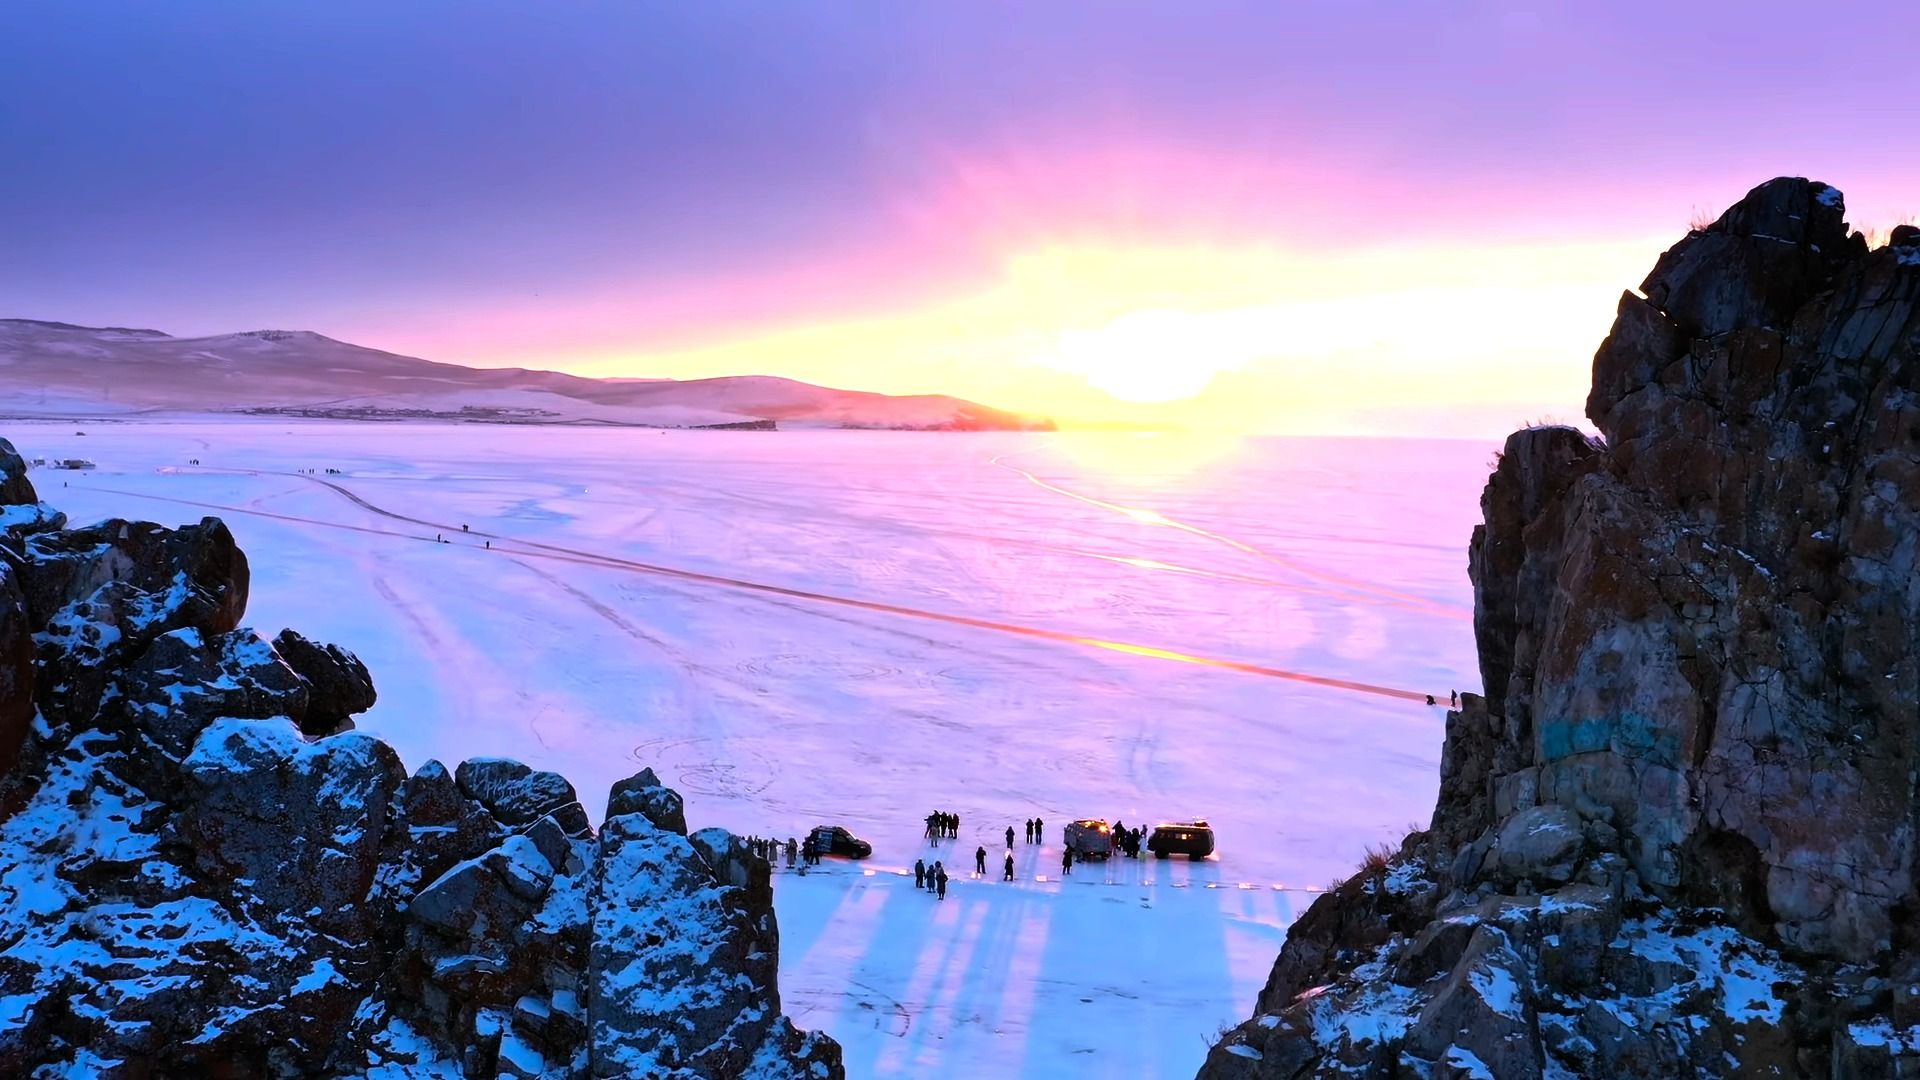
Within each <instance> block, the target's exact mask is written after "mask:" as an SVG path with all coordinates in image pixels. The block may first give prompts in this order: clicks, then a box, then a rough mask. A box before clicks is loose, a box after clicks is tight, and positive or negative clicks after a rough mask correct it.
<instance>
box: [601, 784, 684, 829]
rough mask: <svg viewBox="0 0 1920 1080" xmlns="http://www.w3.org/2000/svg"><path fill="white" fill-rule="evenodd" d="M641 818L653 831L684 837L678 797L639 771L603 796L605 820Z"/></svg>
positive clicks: (682, 812) (682, 815) (682, 811)
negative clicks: (643, 817)
mask: <svg viewBox="0 0 1920 1080" xmlns="http://www.w3.org/2000/svg"><path fill="white" fill-rule="evenodd" d="M625 814H641V815H644V816H645V817H646V819H647V820H648V821H651V822H653V824H654V826H655V827H656V828H661V829H665V830H667V831H668V832H672V833H679V834H680V835H681V836H685V835H687V813H686V807H685V805H684V804H683V803H682V802H681V800H680V793H679V792H677V791H675V790H673V789H672V788H670V787H668V786H666V785H665V784H662V783H661V782H660V778H659V777H657V776H655V775H654V774H653V770H652V769H650V768H648V769H641V770H640V771H639V772H637V773H635V774H633V775H632V776H629V777H627V778H626V779H625V780H622V781H620V782H618V783H616V784H614V785H613V790H612V791H610V792H608V793H607V817H609V818H617V817H620V816H622V815H625Z"/></svg>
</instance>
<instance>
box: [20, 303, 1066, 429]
mask: <svg viewBox="0 0 1920 1080" xmlns="http://www.w3.org/2000/svg"><path fill="white" fill-rule="evenodd" d="M155 412H161V413H212V412H248V413H259V414H267V415H275V416H302V417H325V418H331V419H343V420H394V419H402V418H405V419H440V420H452V421H463V422H472V423H527V424H598V425H620V426H639V427H711V426H725V425H740V424H748V423H754V422H762V423H764V422H766V421H774V422H776V423H779V424H790V425H795V426H800V427H849V428H900V429H916V430H991V429H1003V430H1026V429H1039V428H1051V426H1052V425H1051V424H1050V423H1047V422H1045V421H1040V420H1036V419H1033V418H1028V417H1022V416H1018V415H1016V414H1013V413H1008V412H1004V411H1001V410H997V409H992V408H988V407H986V406H984V405H978V404H975V403H973V402H970V401H963V400H961V399H959V398H952V397H945V396H941V395H922V396H904V397H902V396H892V395H886V394H874V393H865V392H861V391H854V390H836V389H830V388H827V387H822V386H814V385H811V384H809V383H803V382H798V381H795V380H792V379H782V378H775V377H771V376H731V377H724V378H713V379H695V380H689V381H677V380H673V379H632V378H615V379H590V378H582V377H580V376H575V375H566V374H562V373H560V372H554V371H532V370H527V369H522V368H467V367H461V366H459V365H457V364H443V363H435V362H432V361H427V360H418V359H415V358H413V357H410V356H401V355H398V354H396V353H389V352H382V351H380V350H377V349H369V348H364V347H362V346H359V345H352V344H348V343H347V342H343V341H336V340H334V339H332V338H329V337H325V336H323V335H320V334H316V333H313V332H312V331H306V330H296V331H287V330H255V331H248V332H244V333H238V334H220V335H216V336H212V337H201V338H175V337H169V336H168V335H166V334H162V333H159V332H158V331H150V330H125V329H96V328H90V327H83V326H73V325H70V324H67V323H52V322H42V321H35V320H27V319H0V415H11V416H62V417H90V416H116V415H127V414H129V413H146V414H151V413H155Z"/></svg>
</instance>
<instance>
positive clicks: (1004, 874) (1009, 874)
mask: <svg viewBox="0 0 1920 1080" xmlns="http://www.w3.org/2000/svg"><path fill="white" fill-rule="evenodd" d="M1000 880H1001V881H1012V880H1013V852H1011V851H1009V852H1007V867H1006V869H1005V870H1002V871H1001V872H1000Z"/></svg>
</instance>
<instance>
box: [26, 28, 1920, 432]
mask: <svg viewBox="0 0 1920 1080" xmlns="http://www.w3.org/2000/svg"><path fill="white" fill-rule="evenodd" d="M1916 39H1920V4H1910V3H1892V2H1882V3H1877V4H1864V5H1849V4H1847V3H1829V4H1822V5H1818V6H1816V7H1808V6H1806V5H1804V4H1793V5H1787V4H1771V3H1743V4H1731V3H1701V4H1677V5H1676V4H1672V3H1660V4H1628V3H1614V4H1605V5H1596V4H1585V3H1565V4H1555V3H1540V4H1533V5H1519V6H1516V5H1493V4H1440V3H1406V4H1382V3H1364V2H1362V3H1333V2H1327V3H1279V2H1266V3H1251V4H1220V3H1204V2H1186V0H1183V2H1181V3H1177V4H1176V3H1165V4H1139V3H1124V2H1106V3H1097V4H1095V3H1086V4H1077V3H1052V2H1049V3H1040V4H1026V5H1014V4H1004V5H1002V4H990V3H980V2H967V3H924V4H922V3H913V4H881V3H867V2H859V3H826V2H820V3H781V4H773V3H766V4H731V3H708V2H702V3H697V4H672V3H633V4H594V5H588V4H548V3H538V4H531V3H530V4H497V3H494V4H466V3H446V4H430V3H408V4H400V5H392V4H387V3H369V4H362V3H342V2H337V0H328V2H325V3H311V4H275V5H260V6H255V5H238V4H233V5H229V4H212V3H208V4H193V5H175V4H130V5H126V6H124V7H118V8H116V7H114V6H113V5H108V4H87V5H40V4H31V5H29V4H11V5H7V6H6V7H4V8H0V316H17V317H30V318H45V319H59V320H65V321H69V322H79V323H86V324H114V325H136V326H152V327H157V328H159V329H164V330H167V331H169V332H171V333H175V334H182V335H187V334H207V333H218V332H225V331H230V330H240V329H254V328H264V327H274V328H294V329H313V330H318V331H320V332H322V333H325V334H328V335H330V336H333V337H337V338H341V339H344V340H348V341H354V342H357V343H360V344H366V345H372V346H376V347H379V348H385V349H390V350H393V351H396V352H404V353H409V354H412V355H417V356H424V357H428V358H430V359H436V360H447V361H454V362H459V363H468V364H479V365H520V366H531V367H552V368H559V369H563V370H567V371H573V372H578V373H581V374H594V375H614V374H619V375H645V376H668V377H676V378H687V377H698V376H706V375H720V374H777V375H786V376H791V377H794V378H799V379H805V380H809V381H813V382H819V383H825V384H829V385H835V386H843V387H852V388H858V389H870V390H879V391H885V392H890V393H923V392H935V393H951V394H956V395H959V396H962V397H968V398H972V399H975V400H979V401H983V402H986V403H989V404H993V405H998V406H1002V407H1006V408H1012V409H1017V410H1023V411H1031V412H1038V413H1044V414H1049V415H1053V416H1056V417H1058V418H1060V419H1062V420H1063V421H1069V422H1071V421H1082V422H1103V421H1165V422H1171V423H1179V424H1186V425H1190V426H1203V427H1204V426H1218V427H1232V428H1243V429H1250V430H1266V431H1311V432H1381V431H1394V432H1401V431H1404V432H1413V433H1430V434H1484V433H1497V432H1501V431H1505V430H1507V429H1509V428H1510V427H1511V426H1512V425H1513V424H1514V423H1515V422H1518V421H1522V420H1526V419H1530V418H1533V417H1538V416H1543V415H1545V416H1559V417H1566V418H1574V417H1577V416H1578V415H1579V411H1580V403H1581V401H1582V399H1583V398H1584V396H1585V388H1586V383H1587V378H1588V364H1589V361H1590V359H1591V356H1592V352H1593V348H1594V346H1595V345H1596V344H1597V343H1598V340H1599V338H1600V336H1601V335H1602V334H1603V333H1604V332H1605V329H1606V327H1607V325H1608V323H1609V321H1610V319H1611V314H1612V307H1613V303H1614V300H1615V298H1616V297H1617V295H1618V293H1619V292H1620V290H1621V289H1622V288H1625V287H1629V286H1632V285H1636V284H1638V282H1639V280H1640V279H1641V277H1642V276H1644V274H1645V272H1646V270H1647V269H1648V268H1649V266H1650V265H1651V263H1652V260H1653V258H1654V256H1655V255H1656V254H1657V253H1658V252H1659V251H1660V250H1661V249H1662V248H1664V247H1666V246H1667V245H1668V244H1670V243H1672V242H1673V241H1674V240H1675V239H1677V238H1678V237H1679V236H1680V235H1681V234H1682V233H1683V232H1684V231H1685V229H1686V226H1687V222H1688V220H1689V218H1690V217H1692V216H1693V215H1694V214H1695V212H1696V211H1697V210H1703V211H1710V212H1711V213H1713V214H1717V213H1718V212H1719V210H1721V209H1722V208H1724V207H1725V206H1726V205H1727V204H1728V203H1730V202H1731V201H1733V200H1734V199H1737V198H1738V197H1739V196H1740V195H1741V194H1742V193H1743V192H1745V191H1746V190H1747V189H1748V188H1749V187H1751V186H1752V185H1754V184H1756V183H1758V182H1760V181H1762V180H1764V179H1766V178H1768V177H1771V176H1774V175H1777V174H1782V173H1786V174H1796V175H1809V176H1814V177H1817V178H1819V179H1823V180H1827V181H1830V182H1832V183H1834V184H1836V185H1838V186H1839V187H1841V188H1842V189H1843V190H1844V191H1845V192H1846V193H1847V196H1848V206H1849V211H1850V212H1849V218H1850V219H1851V220H1852V221H1853V222H1854V223H1855V224H1856V225H1883V226H1884V225H1886V224H1891V223H1892V222H1894V221H1897V220H1900V219H1902V218H1904V217H1906V216H1909V215H1911V214H1912V213H1914V212H1916V211H1920V141H1916V140H1915V139H1914V138H1912V135H1913V133H1914V131H1915V130H1916V128H1917V127H1920V104H1917V103H1920V65H1915V64H1914V63H1912V62H1911V61H1910V60H1904V59H1900V60H1896V59H1895V57H1896V54H1898V52H1899V47H1900V43H1909V44H1910V43H1911V42H1912V41H1914V40H1916Z"/></svg>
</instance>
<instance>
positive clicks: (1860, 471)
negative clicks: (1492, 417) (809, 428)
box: [1201, 179, 1920, 1078]
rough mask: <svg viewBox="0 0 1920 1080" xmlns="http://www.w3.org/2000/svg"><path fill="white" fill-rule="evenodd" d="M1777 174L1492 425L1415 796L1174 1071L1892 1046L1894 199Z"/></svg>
mask: <svg viewBox="0 0 1920 1080" xmlns="http://www.w3.org/2000/svg"><path fill="white" fill-rule="evenodd" d="M1843 218H1844V206H1843V202H1842V199H1841V195H1840V192H1839V191H1838V190H1836V189H1834V188H1832V187H1829V186H1827V185H1825V184H1821V183H1815V182H1810V181H1807V180H1800V179H1780V180H1774V181H1771V182H1769V183H1767V184H1763V185H1761V186H1760V187H1758V188H1755V189H1754V190H1753V191H1752V192H1750V193H1749V194H1748V195H1747V197H1746V198H1745V199H1743V200H1741V202H1740V203H1739V204H1738V205H1736V206H1734V207H1733V208H1732V209H1730V210H1728V211H1727V212H1726V214H1725V215H1723V216H1722V217H1721V218H1720V219H1719V220H1718V221H1717V222H1715V223H1714V224H1713V225H1711V226H1710V227H1708V228H1706V229H1704V230H1699V231H1696V232H1693V233H1691V234H1689V235H1688V236H1687V237H1685V238H1684V239H1682V240H1681V241H1680V242H1679V243H1678V244H1676V245H1675V246H1674V247H1673V248H1672V249H1671V250H1669V251H1667V252H1666V254H1664V255H1663V256H1661V258H1660V259H1659V261H1658V263H1657V264H1656V265H1655V266H1654V268H1653V272H1652V273H1651V274H1650V275H1649V276H1648V278H1647V279H1646V281H1645V282H1644V283H1643V284H1642V285H1641V287H1640V291H1639V292H1638V293H1633V292H1629V293H1627V294H1626V295H1624V296H1622V297H1621V299H1620V305H1619V313H1618V317H1617V319H1616V320H1615V322H1614V326H1613V330H1612V332H1611V333H1610V334H1609V335H1608V337H1607V339H1606V341H1605V342H1604V343H1602V345H1601V346H1600V349H1599V352H1598V353H1597V355H1596V356H1595V357H1594V365H1593V391H1592V395H1591V397H1590V398H1589V399H1588V401H1587V414H1588V416H1589V418H1591V420H1592V421H1593V423H1594V425H1595V427H1596V428H1597V429H1598V430H1599V432H1600V438H1597V439H1595V438H1588V437H1587V436H1585V435H1583V434H1582V433H1580V432H1577V431H1574V430H1571V429H1567V428H1536V429H1531V430H1527V431H1521V432H1517V433H1515V434H1514V435H1512V436H1511V437H1509V439H1508V440H1507V444H1506V448H1505V451H1504V453H1503V454H1502V455H1501V457H1500V459H1499V463H1498V465H1497V467H1496V468H1495V470H1494V473H1493V475H1492V477H1491V478H1490V479H1489V480H1488V482H1487V487H1486V491H1485V493H1484V495H1483V496H1482V498H1481V506H1482V509H1483V511H1484V514H1485V524H1484V525H1482V526H1481V527H1479V528H1478V529H1476V530H1475V532H1474V536H1473V539H1472V544H1471V547H1470V549H1469V561H1468V569H1469V573H1470V575H1471V578H1472V581H1473V585H1474V592H1475V618H1474V631H1475V635H1476V638H1477V641H1478V646H1479V652H1480V666H1481V675H1482V679H1483V685H1484V687H1485V690H1486V694H1485V696H1484V698H1478V697H1472V696H1469V697H1467V698H1465V699H1464V701H1463V705H1462V708H1461V709H1460V710H1459V711H1457V712H1453V713H1450V714H1449V715H1448V718H1447V730H1446V736H1445V745H1444V750H1443V758H1442V763H1441V783H1440V796H1439V801H1438V804H1437V805H1436V806H1435V808H1434V815H1433V821H1432V824H1431V827H1430V828H1429V829H1428V830H1427V831H1425V832H1419V833H1415V834H1413V835H1411V836H1409V837H1408V838H1407V839H1406V841H1405V843H1404V845H1403V846H1402V848H1401V850H1400V851H1399V853H1398V855H1397V856H1395V857H1394V858H1393V859H1392V860H1390V861H1389V862H1388V863H1387V865H1385V866H1383V867H1377V868H1374V869H1371V870H1368V871H1365V872H1363V873H1362V874H1361V875H1360V876H1358V877H1356V878H1354V879H1353V880H1351V881H1348V882H1347V883H1345V885H1343V886H1342V887H1341V888H1340V889H1339V890H1337V891H1336V892H1333V893H1330V894H1328V895H1326V896H1324V897H1323V898H1321V899H1320V900H1319V901H1317V902H1316V903H1315V904H1314V905H1313V906H1312V907H1311V908H1310V909H1309V910H1308V911H1307V912H1306V914H1305V915H1304V916H1303V917H1302V918H1301V919H1300V921H1299V922H1298V923H1297V924H1296V925H1295V926H1294V927H1293V929H1292V931H1291V932H1290V933H1289V935H1288V938H1287V942H1286V945H1285V947H1284V949H1283V950H1282V952H1281V955H1280V957H1279V960H1278V961H1277V962H1276V964H1275V965H1274V969H1273V973H1272V976H1271V978H1270V979H1269V981H1268V983H1267V986H1266V989H1265V990H1264V992H1263V993H1262V994H1261V996H1260V999H1259V1002H1258V1004H1257V1014H1256V1015H1255V1017H1254V1018H1253V1019H1251V1020H1250V1021H1248V1022H1247V1023H1245V1024H1242V1025H1241V1026H1239V1027H1238V1028H1236V1029H1234V1030H1232V1031H1230V1032H1227V1033H1225V1034H1224V1035H1223V1037H1222V1038H1221V1040H1220V1042H1219V1043H1218V1044H1217V1045H1216V1046H1215V1047H1214V1048H1213V1050H1212V1052H1211V1053H1210V1054H1209V1056H1208V1059H1207V1062H1206V1065H1205V1067H1204V1068H1203V1069H1202V1073H1201V1075H1202V1076H1204V1077H1209V1078H1229V1077H1232V1078H1276V1077H1307V1076H1324V1075H1355V1076H1381V1077H1384V1076H1419V1077H1482V1076H1497V1077H1503V1078H1505V1077H1517V1078H1533V1077H1554V1076H1756V1077H1757V1076H1780V1077H1788V1076H1809V1077H1810V1076H1829V1075H1831V1076H1853V1077H1868V1076H1920V928H1917V926H1916V917H1917V916H1920V894H1917V892H1916V882H1915V857H1916V843H1917V839H1920V832H1917V831H1916V823H1917V819H1920V573H1916V547H1917V546H1920V358H1917V357H1916V351H1917V350H1920V230H1915V229H1912V228H1910V227H1903V228H1901V229H1899V230H1896V231H1895V233H1894V234H1893V237H1892V243H1890V244H1889V245H1888V246H1886V247H1883V248H1880V249H1878V250H1869V249H1868V246H1867V244H1866V242H1865V241H1864V239H1863V238H1862V237H1861V235H1860V234H1858V233H1849V230H1848V228H1847V226H1846V224H1845V222H1844V220H1843Z"/></svg>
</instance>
